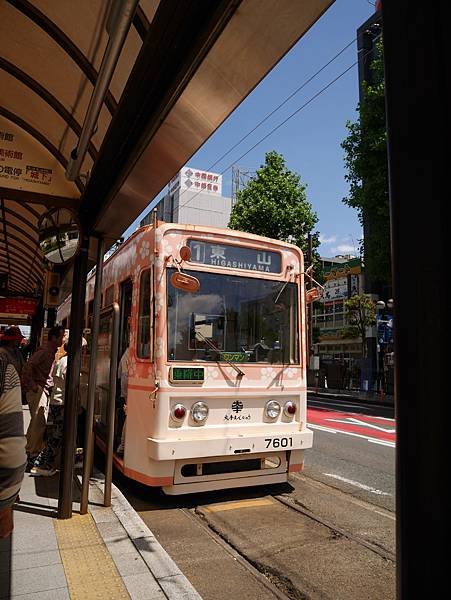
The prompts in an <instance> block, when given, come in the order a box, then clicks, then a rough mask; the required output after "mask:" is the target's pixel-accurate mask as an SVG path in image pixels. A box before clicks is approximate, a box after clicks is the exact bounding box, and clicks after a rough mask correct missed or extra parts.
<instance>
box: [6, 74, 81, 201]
mask: <svg viewBox="0 0 451 600" xmlns="http://www.w3.org/2000/svg"><path fill="white" fill-rule="evenodd" d="M0 89H3V90H8V92H7V93H5V94H3V95H2V106H3V107H4V108H6V109H7V110H9V111H10V112H12V113H13V114H15V115H17V116H18V117H20V118H21V119H23V120H24V121H26V122H27V123H28V124H29V125H31V126H32V127H33V128H34V129H36V130H37V131H39V132H40V133H41V134H42V135H43V136H44V137H45V138H46V139H47V140H48V141H49V142H50V143H51V144H52V145H53V146H55V148H57V149H58V150H59V151H60V152H61V154H62V155H63V156H64V158H65V159H66V160H68V158H69V156H70V152H71V150H72V148H74V147H75V146H76V145H77V141H78V137H77V136H76V135H75V133H74V131H73V130H72V129H71V128H70V127H69V126H68V125H67V123H66V121H65V120H64V119H63V118H62V117H61V116H60V115H59V114H58V113H57V112H56V111H55V110H54V109H53V108H52V107H51V106H50V105H49V104H47V103H46V102H45V101H44V100H43V99H42V98H41V97H40V96H38V95H37V94H35V93H34V92H33V91H32V90H30V88H29V87H27V86H25V85H24V84H22V83H21V82H20V81H18V80H17V79H16V78H15V77H13V76H11V75H9V73H6V72H5V71H2V70H0ZM91 167H92V158H91V157H90V155H89V154H87V155H86V158H85V161H84V162H83V167H82V172H85V171H86V170H88V169H90V168H91ZM68 183H69V182H68ZM65 195H66V194H65ZM67 195H71V194H67ZM77 195H78V194H77Z"/></svg>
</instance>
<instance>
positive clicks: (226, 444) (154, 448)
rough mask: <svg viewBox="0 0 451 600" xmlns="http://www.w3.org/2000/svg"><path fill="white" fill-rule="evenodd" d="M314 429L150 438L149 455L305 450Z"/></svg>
mask: <svg viewBox="0 0 451 600" xmlns="http://www.w3.org/2000/svg"><path fill="white" fill-rule="evenodd" d="M312 442H313V431H310V429H304V430H302V431H297V432H289V433H277V434H274V433H271V434H261V433H260V434H254V435H248V434H247V435H246V436H244V435H236V436H230V437H226V438H224V437H216V438H211V439H210V438H206V439H200V438H196V439H189V438H188V439H185V438H178V439H165V440H161V439H156V438H147V447H148V451H149V456H150V458H152V459H153V460H180V459H185V458H195V457H196V458H201V457H208V456H242V455H252V454H258V453H262V452H271V453H274V452H280V451H284V450H305V449H307V448H311V447H312Z"/></svg>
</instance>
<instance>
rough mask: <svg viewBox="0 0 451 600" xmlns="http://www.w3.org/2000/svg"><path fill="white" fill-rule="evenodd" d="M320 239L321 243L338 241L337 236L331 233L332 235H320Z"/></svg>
mask: <svg viewBox="0 0 451 600" xmlns="http://www.w3.org/2000/svg"><path fill="white" fill-rule="evenodd" d="M319 241H320V243H321V244H334V243H335V242H336V241H337V236H336V235H331V236H330V237H326V236H325V235H320V236H319Z"/></svg>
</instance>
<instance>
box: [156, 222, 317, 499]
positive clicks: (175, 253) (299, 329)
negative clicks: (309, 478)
mask: <svg viewBox="0 0 451 600" xmlns="http://www.w3.org/2000/svg"><path fill="white" fill-rule="evenodd" d="M155 240H156V245H155V250H156V252H155V257H156V258H155V261H154V289H155V294H154V298H155V301H154V315H155V318H154V328H153V330H154V333H155V337H154V365H155V375H156V383H157V390H156V392H155V394H154V401H153V410H152V412H153V418H152V420H151V422H152V432H151V435H150V436H149V438H148V440H147V443H148V453H149V459H150V460H151V462H152V463H153V465H154V469H156V470H157V471H158V474H159V477H160V479H162V481H163V482H164V484H163V486H162V487H163V489H164V491H165V492H166V493H169V494H180V493H187V492H191V491H193V492H194V491H205V490H211V489H221V488H231V487H241V486H249V485H258V484H268V483H280V482H284V481H287V479H288V474H289V473H290V472H296V471H300V470H301V469H302V466H303V461H304V450H305V449H306V448H309V447H311V445H312V438H313V434H312V432H311V431H310V430H308V429H307V426H306V352H305V348H306V335H305V312H304V287H303V286H304V281H303V273H302V271H303V257H302V253H301V251H300V250H299V249H298V248H297V247H296V246H293V245H291V244H285V243H282V242H278V241H275V240H270V239H268V238H262V237H259V236H255V235H250V234H243V233H240V232H234V231H224V230H218V229H217V230H214V231H213V232H212V230H211V229H209V230H206V229H203V228H201V227H195V228H194V227H193V228H190V226H180V225H172V224H171V225H169V224H165V225H161V226H160V227H159V228H158V229H157V230H156V237H155ZM186 247H188V248H189V249H190V252H187V250H186ZM180 248H184V252H185V254H184V252H183V251H182V256H184V257H185V258H186V259H187V260H184V261H183V260H182V259H181V258H180ZM184 279H185V282H183V280H184ZM180 280H182V282H181V283H180ZM186 280H189V281H190V282H193V281H194V282H196V280H197V281H198V282H199V285H194V287H190V286H189V285H188V286H186Z"/></svg>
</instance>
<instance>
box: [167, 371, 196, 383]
mask: <svg viewBox="0 0 451 600" xmlns="http://www.w3.org/2000/svg"><path fill="white" fill-rule="evenodd" d="M204 379H205V371H204V368H203V367H171V368H170V369H169V381H171V382H172V383H203V381H204Z"/></svg>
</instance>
